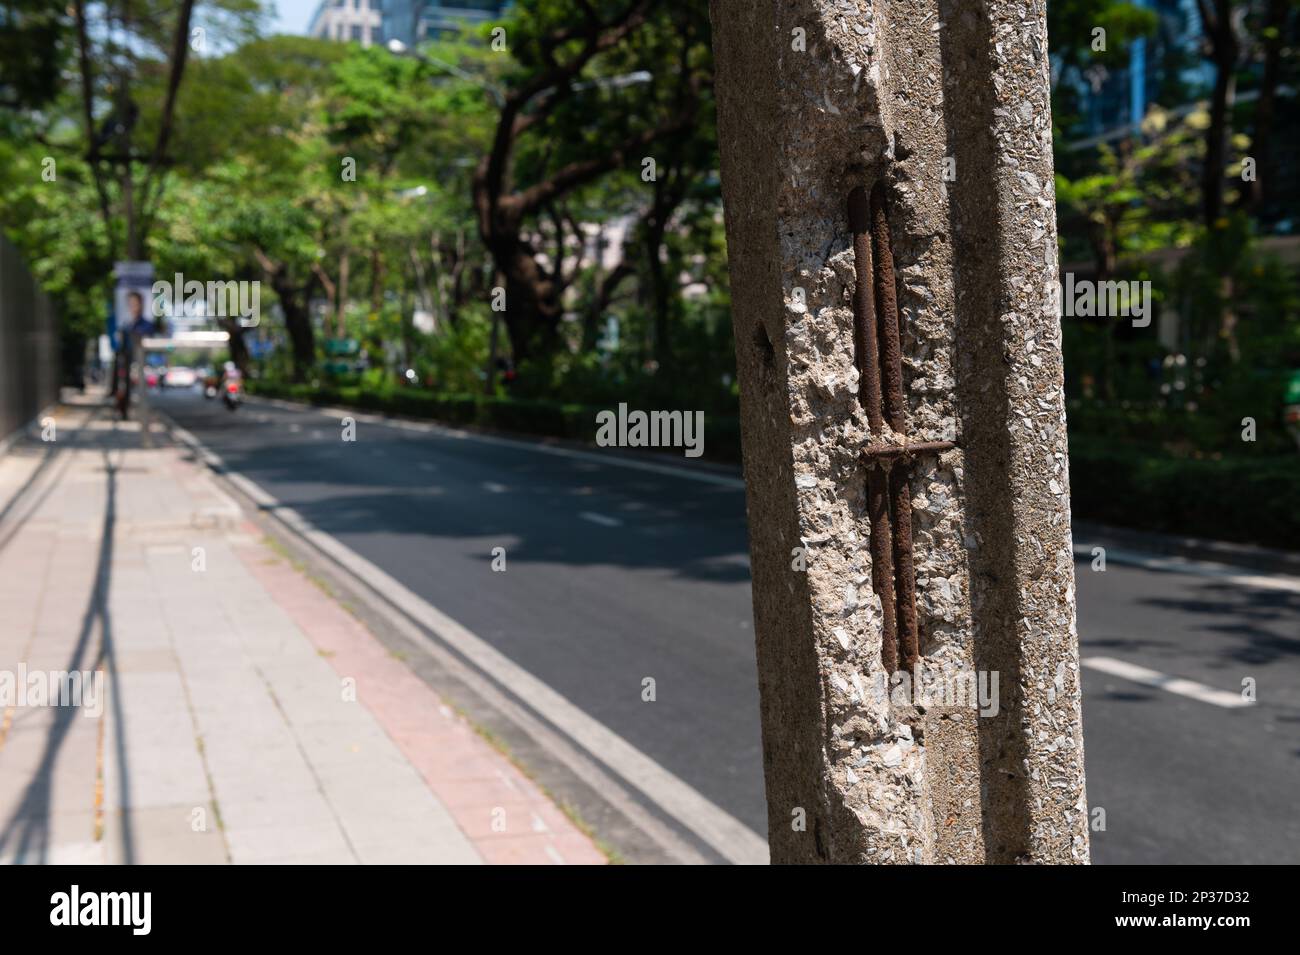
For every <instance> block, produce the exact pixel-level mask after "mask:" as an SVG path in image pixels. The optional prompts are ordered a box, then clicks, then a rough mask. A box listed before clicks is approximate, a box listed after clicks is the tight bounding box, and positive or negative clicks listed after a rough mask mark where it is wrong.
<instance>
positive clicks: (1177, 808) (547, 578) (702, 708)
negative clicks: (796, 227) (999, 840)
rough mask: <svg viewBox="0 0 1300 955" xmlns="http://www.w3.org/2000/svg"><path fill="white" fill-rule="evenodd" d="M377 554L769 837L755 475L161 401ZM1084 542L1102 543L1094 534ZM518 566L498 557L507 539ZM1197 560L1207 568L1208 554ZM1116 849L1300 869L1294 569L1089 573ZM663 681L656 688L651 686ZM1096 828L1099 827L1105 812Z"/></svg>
mask: <svg viewBox="0 0 1300 955" xmlns="http://www.w3.org/2000/svg"><path fill="white" fill-rule="evenodd" d="M151 400H152V401H154V402H156V403H157V405H158V406H159V407H160V408H162V409H163V410H165V411H166V412H167V413H168V414H169V415H171V416H172V417H173V418H174V419H175V420H176V421H177V422H178V423H180V424H181V425H182V426H183V427H185V428H186V429H188V430H189V431H190V432H192V433H193V434H194V435H195V436H196V437H197V438H198V439H199V440H200V441H202V442H203V443H204V444H205V445H207V447H208V448H210V449H211V450H212V451H215V452H216V453H217V454H218V455H220V456H221V457H222V458H223V459H224V461H225V463H226V465H227V466H228V467H229V468H231V469H233V470H236V471H238V472H240V473H241V474H243V475H244V476H245V477H247V478H248V479H250V480H252V481H253V482H255V483H256V484H258V485H259V486H260V487H262V488H263V489H264V490H265V491H267V492H268V493H269V494H271V495H272V496H274V497H275V498H277V499H278V500H279V501H280V502H281V503H283V504H285V505H287V506H289V507H292V508H294V509H295V510H296V511H297V512H298V513H299V514H301V515H303V516H304V517H305V518H307V519H308V520H309V521H311V522H312V523H313V524H314V525H316V526H317V527H318V528H320V529H321V530H323V531H325V532H327V533H328V534H330V535H332V536H334V537H335V538H336V539H338V540H339V541H340V542H342V543H343V544H345V545H346V546H347V547H349V548H351V549H352V550H353V551H355V552H356V553H358V554H360V555H361V556H363V557H365V558H366V559H367V560H369V561H371V562H372V563H374V564H376V565H377V566H379V567H380V568H382V569H383V570H385V571H386V572H387V573H389V574H390V575H391V576H393V577H394V578H396V579H397V580H398V581H400V582H401V583H402V584H404V585H405V586H406V587H407V588H409V589H410V590H412V591H414V592H415V593H417V594H419V595H420V596H421V597H423V598H424V599H426V600H428V601H429V602H430V603H432V604H433V605H434V606H436V607H438V608H439V609H440V610H442V611H443V612H444V613H445V614H447V615H448V616H450V617H452V618H453V619H455V620H456V621H458V622H459V623H461V624H463V625H464V626H466V627H468V628H469V629H470V630H472V631H474V632H475V633H476V634H477V635H478V636H479V637H481V638H483V639H484V640H486V641H487V642H488V643H490V644H491V645H492V646H494V647H495V648H496V649H497V650H499V651H500V652H502V653H503V654H505V655H506V656H508V657H509V658H510V659H511V660H512V661H513V662H515V663H516V664H518V665H519V666H521V667H523V668H524V669H526V670H528V671H529V672H530V673H532V674H533V675H534V676H536V677H538V678H540V679H541V680H543V681H545V682H546V683H547V684H549V685H550V686H551V687H553V688H554V689H555V690H556V691H558V692H559V693H561V694H563V695H564V696H565V697H567V698H568V699H569V700H570V701H572V702H573V703H574V704H576V705H577V706H578V707H580V708H581V709H582V710H583V711H584V712H585V713H586V714H588V715H589V716H591V717H593V718H595V719H596V720H598V721H600V722H601V723H603V724H605V725H606V726H607V727H608V728H609V729H611V730H613V731H614V732H616V733H618V734H619V735H620V736H622V737H623V738H624V739H626V740H627V741H628V742H630V743H631V744H632V745H634V746H636V747H637V748H638V749H640V750H641V751H642V752H643V753H645V754H646V755H647V756H649V757H651V758H652V759H654V760H655V761H657V762H658V763H660V765H662V766H663V767H664V768H666V769H668V770H670V771H671V772H673V773H675V774H676V775H677V776H679V777H680V778H681V779H683V780H685V781H686V782H688V783H689V784H691V785H692V786H694V787H695V788H696V789H697V790H698V791H699V792H700V793H702V794H703V795H705V796H706V797H708V798H709V799H710V800H712V801H713V802H715V803H716V804H717V805H719V806H720V807H722V808H723V809H725V810H727V811H728V812H730V813H731V814H732V815H734V816H735V817H736V818H738V819H739V820H741V821H742V822H744V823H746V824H747V825H749V826H750V827H752V828H753V829H754V830H755V831H756V832H758V833H765V832H766V811H765V808H764V800H763V783H762V763H761V753H760V748H759V730H758V695H757V687H756V676H755V667H754V648H753V634H752V632H751V607H750V592H749V573H748V560H747V542H746V533H745V508H744V492H743V490H741V489H739V488H736V487H730V486H726V485H718V484H711V483H703V482H700V481H696V480H692V479H689V478H686V477H682V476H679V475H677V474H675V473H662V472H657V471H643V470H636V469H629V468H625V467H618V466H613V465H610V464H605V463H602V462H601V461H600V460H593V459H592V458H591V457H588V456H560V455H554V454H544V453H538V452H537V451H535V450H532V449H531V448H529V447H528V446H526V445H523V444H516V443H511V442H497V441H480V440H475V439H472V438H461V437H456V436H454V435H451V434H448V433H442V432H436V431H435V432H414V431H410V430H404V429H399V428H396V427H392V426H389V425H386V424H372V423H368V422H363V423H360V424H359V425H358V428H359V437H358V440H357V441H356V442H355V443H352V444H345V443H344V442H343V441H342V440H341V439H340V425H339V422H338V420H337V419H336V418H333V417H330V416H329V415H327V414H325V413H323V412H320V411H316V410H311V409H290V408H286V407H283V406H279V405H271V404H268V403H265V402H250V403H249V404H248V405H246V406H245V407H244V408H242V409H240V410H239V411H237V412H235V413H234V414H231V413H229V412H227V411H226V410H225V409H224V408H223V407H222V406H221V405H220V404H219V403H217V402H212V401H205V400H204V399H203V398H202V396H201V395H199V394H198V393H190V392H185V393H175V392H173V393H168V394H166V395H162V396H157V397H154V398H152V399H151ZM1076 544H1083V545H1085V546H1090V542H1085V541H1076ZM495 547H503V548H505V552H506V560H507V571H506V573H494V572H493V571H492V566H491V565H492V549H493V548H495ZM1191 569H1192V570H1198V569H1199V568H1198V567H1193V568H1191ZM1077 572H1078V598H1079V632H1080V639H1081V651H1082V654H1081V655H1082V657H1083V658H1084V659H1085V660H1088V659H1091V658H1095V657H1105V658H1109V659H1112V660H1117V661H1119V662H1120V663H1121V664H1126V665H1137V666H1139V667H1144V668H1146V669H1148V670H1151V671H1157V672H1158V673H1160V674H1164V675H1168V676H1173V677H1181V678H1185V679H1187V680H1191V681H1195V683H1197V684H1199V685H1201V686H1203V687H1206V688H1209V689H1212V690H1220V691H1227V692H1228V693H1232V694H1238V693H1239V692H1240V690H1241V686H1242V680H1243V679H1245V678H1249V679H1253V680H1254V681H1255V684H1256V688H1257V689H1256V692H1257V694H1258V700H1259V702H1258V704H1257V705H1255V706H1252V707H1249V708H1226V707H1224V706H1220V705H1215V704H1214V703H1211V702H1206V701H1204V700H1203V699H1200V698H1194V697H1189V696H1186V695H1180V694H1179V693H1176V692H1171V691H1170V690H1169V689H1165V688H1158V687H1153V686H1148V685H1144V684H1142V683H1140V682H1136V681H1134V680H1132V679H1130V678H1128V677H1124V676H1117V675H1115V674H1114V673H1110V672H1101V671H1098V670H1096V669H1092V668H1089V667H1085V669H1084V735H1085V747H1086V758H1087V772H1088V796H1089V804H1090V806H1091V807H1092V808H1093V810H1094V814H1096V813H1095V811H1096V809H1098V808H1101V809H1104V811H1105V812H1104V816H1105V819H1104V824H1105V829H1104V831H1094V833H1093V857H1094V861H1095V862H1099V863H1119V862H1132V863H1157V862H1171V863H1208V862H1218V863H1262V862H1292V863H1294V862H1297V861H1300V814H1298V813H1297V811H1296V798H1297V796H1296V794H1297V793H1300V582H1298V583H1297V584H1296V585H1295V586H1291V587H1288V586H1287V584H1286V582H1282V583H1281V584H1278V582H1277V581H1264V582H1258V581H1250V580H1242V579H1239V578H1235V577H1229V578H1225V577H1217V576H1207V575H1205V574H1204V573H1196V572H1160V571H1153V570H1149V569H1142V568H1140V567H1135V566H1124V565H1121V564H1120V563H1118V562H1117V561H1116V560H1115V559H1114V558H1112V559H1110V560H1109V561H1108V566H1107V569H1106V570H1105V572H1102V573H1099V572H1094V571H1093V570H1092V569H1091V562H1090V561H1089V560H1086V559H1085V560H1080V561H1079V562H1078V564H1077ZM646 677H651V678H653V679H654V680H655V691H656V702H655V704H654V705H647V704H646V703H644V702H643V701H642V687H643V680H644V679H645V678H646ZM1098 821H1100V820H1099V819H1098Z"/></svg>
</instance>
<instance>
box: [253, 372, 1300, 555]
mask: <svg viewBox="0 0 1300 955" xmlns="http://www.w3.org/2000/svg"><path fill="white" fill-rule="evenodd" d="M248 390H249V391H250V392H251V393H253V394H257V395H264V396H266V397H269V398H286V399H290V400H293V401H302V402H306V403H308V404H315V405H338V406H341V407H348V408H357V409H360V410H364V411H374V412H378V413H381V414H398V415H405V416H408V417H412V418H428V419H431V420H434V421H441V422H444V423H446V424H451V425H472V426H475V427H481V428H488V429H495V430H500V431H511V432H515V433H518V434H530V435H540V436H544V437H554V438H567V439H569V440H574V441H584V442H589V443H590V442H594V441H595V438H596V414H597V412H599V411H601V410H602V409H601V408H599V407H596V406H594V405H582V404H566V403H563V402H558V401H546V400H539V399H525V398H496V397H487V396H484V395H448V394H439V393H436V392H431V391H425V390H423V389H419V388H397V389H392V390H388V391H374V390H369V389H365V388H361V387H359V386H342V387H336V386H331V385H320V386H312V385H291V384H283V383H278V382H267V381H250V382H248ZM662 450H665V451H669V452H670V453H673V454H676V455H680V454H681V451H680V450H679V449H662ZM704 452H705V454H704V457H705V459H706V460H708V461H713V462H727V463H739V461H740V423H739V420H738V419H737V418H735V417H728V416H723V415H706V417H705V442H704ZM1070 491H1071V508H1072V511H1073V513H1074V516H1075V517H1078V518H1082V519H1086V520H1094V521H1098V522H1100V523H1106V524H1114V525H1117V526H1120V527H1130V528H1133V529H1135V530H1151V531H1161V532H1165V533H1174V534H1185V535H1187V536H1192V537H1204V538H1207V539H1211V540H1225V541H1239V542H1243V543H1253V544H1262V545H1266V546H1270V547H1280V548H1285V549H1289V550H1300V456H1297V455H1295V454H1286V455H1264V454H1261V455H1260V456H1258V457H1251V456H1238V457H1230V458H1223V459H1209V458H1190V457H1180V456H1175V455H1171V454H1167V453H1165V452H1163V451H1161V450H1159V449H1158V448H1156V449H1154V450H1153V449H1151V447H1150V446H1148V447H1139V446H1136V445H1134V444H1132V443H1129V442H1126V441H1123V440H1116V438H1115V437H1111V436H1107V437H1102V436H1098V435H1094V434H1080V433H1079V432H1078V430H1077V429H1071V433H1070Z"/></svg>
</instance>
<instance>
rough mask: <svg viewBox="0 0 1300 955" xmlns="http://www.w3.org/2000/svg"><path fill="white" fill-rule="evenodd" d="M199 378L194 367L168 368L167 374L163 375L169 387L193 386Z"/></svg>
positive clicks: (165, 383)
mask: <svg viewBox="0 0 1300 955" xmlns="http://www.w3.org/2000/svg"><path fill="white" fill-rule="evenodd" d="M198 380H199V376H198V375H197V374H196V373H195V371H194V369H193V368H185V367H184V366H180V367H176V368H168V369H167V374H166V375H165V376H164V377H163V384H164V385H166V386H167V387H168V388H193V387H194V385H195V384H196V383H197V382H198Z"/></svg>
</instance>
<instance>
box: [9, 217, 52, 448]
mask: <svg viewBox="0 0 1300 955" xmlns="http://www.w3.org/2000/svg"><path fill="white" fill-rule="evenodd" d="M58 397H59V331H58V324H57V321H56V319H55V315H54V308H53V306H52V305H51V304H50V300H49V298H48V297H47V296H46V295H45V293H44V292H43V291H41V288H40V286H39V285H37V284H36V280H35V279H33V278H32V275H31V273H30V272H28V271H27V265H26V263H24V262H23V257H22V255H21V254H20V253H19V252H18V250H17V249H15V248H14V247H13V245H11V244H10V242H9V240H8V239H5V238H4V237H3V236H0V441H3V440H4V439H5V438H6V437H7V436H9V435H10V434H12V433H13V432H14V431H17V430H18V429H19V428H21V427H23V426H24V425H25V424H27V422H29V421H30V420H31V419H32V418H34V417H35V416H36V415H37V414H38V413H39V412H40V411H41V409H42V408H45V407H46V406H47V405H49V404H51V403H53V402H54V401H55V400H56V399H57V398H58Z"/></svg>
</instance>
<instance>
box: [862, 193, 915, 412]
mask: <svg viewBox="0 0 1300 955" xmlns="http://www.w3.org/2000/svg"><path fill="white" fill-rule="evenodd" d="M871 254H872V260H873V263H874V266H875V268H874V273H875V286H876V321H877V322H878V323H879V325H880V335H879V338H880V378H881V390H882V395H883V397H884V404H885V415H886V416H887V417H888V418H889V426H890V427H891V428H893V429H894V432H895V433H896V434H900V435H905V434H907V399H906V398H905V397H904V396H903V346H902V342H901V341H900V339H899V335H898V292H897V290H896V289H895V288H894V250H893V247H892V246H891V245H890V239H889V219H888V218H887V217H886V215H885V186H884V183H880V182H877V183H876V185H875V186H874V187H873V188H872V190H871Z"/></svg>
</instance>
